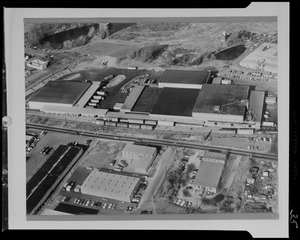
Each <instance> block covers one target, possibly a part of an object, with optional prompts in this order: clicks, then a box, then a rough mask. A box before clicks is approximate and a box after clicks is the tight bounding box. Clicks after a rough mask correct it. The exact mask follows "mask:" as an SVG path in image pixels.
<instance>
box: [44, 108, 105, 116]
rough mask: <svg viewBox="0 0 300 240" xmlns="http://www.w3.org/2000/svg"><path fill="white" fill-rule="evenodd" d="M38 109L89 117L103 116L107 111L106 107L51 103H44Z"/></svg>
mask: <svg viewBox="0 0 300 240" xmlns="http://www.w3.org/2000/svg"><path fill="white" fill-rule="evenodd" d="M40 111H41V112H42V113H46V114H55V115H69V116H78V117H80V116H82V117H89V118H96V117H104V116H105V114H106V113H107V112H108V110H107V109H99V108H94V109H91V108H82V107H65V106H53V105H44V106H43V107H42V108H41V109H40Z"/></svg>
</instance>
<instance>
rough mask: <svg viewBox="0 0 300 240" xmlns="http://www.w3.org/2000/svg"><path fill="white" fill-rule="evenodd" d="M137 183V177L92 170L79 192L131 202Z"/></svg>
mask: <svg viewBox="0 0 300 240" xmlns="http://www.w3.org/2000/svg"><path fill="white" fill-rule="evenodd" d="M139 182H140V178H137V177H131V176H127V175H122V174H121V173H117V172H114V173H109V172H102V171H96V170H94V171H92V172H91V173H90V174H89V175H88V177H87V178H86V179H85V181H84V182H83V184H82V186H81V192H82V193H83V194H88V195H92V196H98V197H103V198H109V199H115V200H119V201H122V202H131V199H132V198H133V194H134V191H135V190H136V189H137V188H138V186H139Z"/></svg>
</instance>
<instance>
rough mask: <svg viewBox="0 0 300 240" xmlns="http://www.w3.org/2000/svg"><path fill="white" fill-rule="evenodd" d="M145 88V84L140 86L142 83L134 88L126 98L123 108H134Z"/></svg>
mask: <svg viewBox="0 0 300 240" xmlns="http://www.w3.org/2000/svg"><path fill="white" fill-rule="evenodd" d="M144 88H145V86H140V85H138V86H135V87H134V88H133V90H132V92H131V93H130V94H129V95H128V97H127V98H126V100H125V102H124V104H123V106H122V108H121V110H129V111H130V110H131V109H132V108H133V106H134V104H135V103H136V101H137V100H138V98H139V96H140V95H141V93H142V92H143V90H144Z"/></svg>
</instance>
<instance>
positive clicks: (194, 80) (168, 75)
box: [160, 69, 210, 84]
mask: <svg viewBox="0 0 300 240" xmlns="http://www.w3.org/2000/svg"><path fill="white" fill-rule="evenodd" d="M209 75H210V72H208V71H186V70H185V71H184V70H170V69H167V70H165V72H164V73H163V75H162V77H161V79H160V82H161V83H182V84H204V83H206V82H207V80H208V78H209Z"/></svg>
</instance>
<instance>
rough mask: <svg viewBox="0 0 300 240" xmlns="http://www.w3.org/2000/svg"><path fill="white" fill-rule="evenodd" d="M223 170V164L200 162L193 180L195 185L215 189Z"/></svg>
mask: <svg viewBox="0 0 300 240" xmlns="http://www.w3.org/2000/svg"><path fill="white" fill-rule="evenodd" d="M223 168H224V163H221V162H210V161H203V160H202V161H201V163H200V166H199V170H198V173H197V176H196V179H195V183H194V184H195V185H198V186H203V187H211V188H217V187H218V183H219V180H220V177H221V174H222V170H223Z"/></svg>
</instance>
